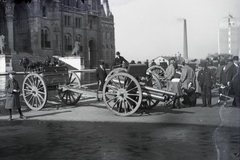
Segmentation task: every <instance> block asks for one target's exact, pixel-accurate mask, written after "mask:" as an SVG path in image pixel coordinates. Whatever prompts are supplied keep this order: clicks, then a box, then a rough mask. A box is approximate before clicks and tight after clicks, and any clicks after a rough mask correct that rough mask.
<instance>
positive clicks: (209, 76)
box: [197, 61, 215, 107]
mask: <svg viewBox="0 0 240 160" xmlns="http://www.w3.org/2000/svg"><path fill="white" fill-rule="evenodd" d="M207 66H208V62H207V61H202V67H203V69H202V70H200V71H199V74H198V77H197V79H198V82H199V85H200V87H201V95H202V102H203V105H202V107H206V106H208V107H211V103H212V93H211V89H212V88H213V86H214V84H215V76H214V74H213V72H212V71H211V70H210V69H209V68H208V67H207Z"/></svg>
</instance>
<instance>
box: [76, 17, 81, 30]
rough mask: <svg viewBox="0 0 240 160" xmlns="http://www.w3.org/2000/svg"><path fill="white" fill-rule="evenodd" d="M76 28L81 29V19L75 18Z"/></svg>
mask: <svg viewBox="0 0 240 160" xmlns="http://www.w3.org/2000/svg"><path fill="white" fill-rule="evenodd" d="M76 28H81V18H79V17H77V18H76Z"/></svg>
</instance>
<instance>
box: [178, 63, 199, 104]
mask: <svg viewBox="0 0 240 160" xmlns="http://www.w3.org/2000/svg"><path fill="white" fill-rule="evenodd" d="M182 64H183V68H182V74H181V76H180V83H181V89H182V91H183V93H184V94H183V98H184V100H183V104H184V105H187V106H195V105H196V99H195V103H194V102H191V100H190V97H191V95H192V94H193V93H192V92H191V95H190V92H188V90H189V89H190V88H191V87H192V88H196V84H195V81H196V75H195V72H194V71H193V69H192V68H191V67H190V66H189V60H185V61H184V62H183V63H182ZM189 86H190V87H189ZM193 101H194V99H193Z"/></svg>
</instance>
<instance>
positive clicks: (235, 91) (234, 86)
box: [228, 62, 240, 107]
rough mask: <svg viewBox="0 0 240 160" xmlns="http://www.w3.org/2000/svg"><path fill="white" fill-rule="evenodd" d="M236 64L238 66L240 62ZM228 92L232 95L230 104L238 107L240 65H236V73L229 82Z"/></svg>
mask: <svg viewBox="0 0 240 160" xmlns="http://www.w3.org/2000/svg"><path fill="white" fill-rule="evenodd" d="M238 65H239V66H240V62H239V63H238ZM228 94H229V95H232V96H234V99H233V103H232V105H233V106H235V107H240V67H237V74H235V76H234V77H233V79H232V80H231V82H230V90H229V93H228Z"/></svg>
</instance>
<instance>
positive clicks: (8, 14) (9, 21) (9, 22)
mask: <svg viewBox="0 0 240 160" xmlns="http://www.w3.org/2000/svg"><path fill="white" fill-rule="evenodd" d="M5 13H6V20H7V30H8V47H9V49H10V53H11V54H16V51H15V50H14V35H13V34H14V31H13V13H14V4H13V3H11V2H9V3H6V6H5Z"/></svg>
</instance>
